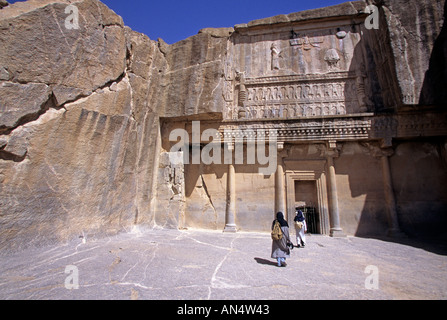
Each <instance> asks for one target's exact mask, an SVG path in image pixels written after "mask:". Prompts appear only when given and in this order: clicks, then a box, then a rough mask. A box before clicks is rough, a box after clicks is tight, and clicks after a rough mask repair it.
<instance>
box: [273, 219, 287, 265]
mask: <svg viewBox="0 0 447 320" xmlns="http://www.w3.org/2000/svg"><path fill="white" fill-rule="evenodd" d="M276 221H278V222H279V224H280V225H281V230H282V233H283V237H282V238H281V239H280V240H272V258H273V259H276V260H277V261H278V267H285V266H286V265H287V264H286V258H289V257H290V249H289V247H288V246H287V244H288V243H290V242H291V241H290V236H289V224H288V223H287V221H286V220H284V215H283V213H282V212H278V213H277V214H276V220H273V223H272V230H273V226H274V225H275V222H276Z"/></svg>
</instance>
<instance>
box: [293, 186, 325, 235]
mask: <svg viewBox="0 0 447 320" xmlns="http://www.w3.org/2000/svg"><path fill="white" fill-rule="evenodd" d="M295 207H296V208H300V210H301V211H303V213H304V216H305V218H306V223H307V233H311V234H321V228H320V215H319V213H318V209H317V208H318V196H317V183H316V181H315V180H295Z"/></svg>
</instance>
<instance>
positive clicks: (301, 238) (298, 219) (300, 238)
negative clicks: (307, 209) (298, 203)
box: [293, 208, 307, 248]
mask: <svg viewBox="0 0 447 320" xmlns="http://www.w3.org/2000/svg"><path fill="white" fill-rule="evenodd" d="M293 221H295V231H296V246H297V247H298V248H299V247H301V246H302V247H304V246H305V245H306V232H307V223H306V218H305V217H304V214H303V212H302V211H301V210H300V209H299V208H296V216H295V219H294V220H293Z"/></svg>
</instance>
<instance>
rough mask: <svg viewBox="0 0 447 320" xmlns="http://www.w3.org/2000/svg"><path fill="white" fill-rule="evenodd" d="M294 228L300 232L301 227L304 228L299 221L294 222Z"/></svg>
mask: <svg viewBox="0 0 447 320" xmlns="http://www.w3.org/2000/svg"><path fill="white" fill-rule="evenodd" d="M295 227H296V228H297V229H298V230H301V229H303V227H304V223H303V222H300V221H295Z"/></svg>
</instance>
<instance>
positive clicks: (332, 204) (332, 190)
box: [326, 142, 346, 237]
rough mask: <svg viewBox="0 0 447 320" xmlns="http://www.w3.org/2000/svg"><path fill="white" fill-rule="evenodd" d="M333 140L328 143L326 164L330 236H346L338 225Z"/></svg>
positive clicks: (335, 152)
mask: <svg viewBox="0 0 447 320" xmlns="http://www.w3.org/2000/svg"><path fill="white" fill-rule="evenodd" d="M335 147H336V145H335V142H330V143H329V148H330V150H328V152H327V154H326V156H327V165H328V180H329V181H328V182H329V186H328V187H329V188H328V189H329V215H330V223H331V229H330V236H331V237H346V234H345V233H344V232H343V229H342V228H341V226H340V211H339V209H338V192H337V181H336V176H335V166H334V157H337V156H338V150H336V149H335Z"/></svg>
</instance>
